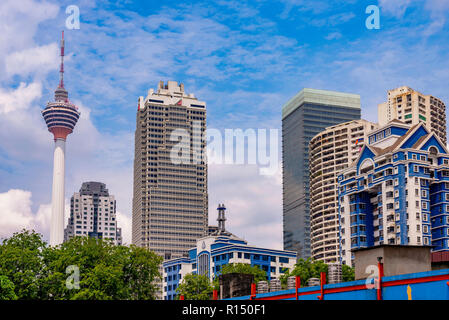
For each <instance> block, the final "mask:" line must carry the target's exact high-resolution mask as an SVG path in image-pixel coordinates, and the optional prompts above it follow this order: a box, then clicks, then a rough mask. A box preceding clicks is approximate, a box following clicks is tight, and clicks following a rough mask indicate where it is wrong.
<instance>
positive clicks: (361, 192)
mask: <svg viewBox="0 0 449 320" xmlns="http://www.w3.org/2000/svg"><path fill="white" fill-rule="evenodd" d="M338 200H339V203H338V207H339V241H340V261H341V262H342V263H344V264H349V265H351V264H353V262H352V261H353V255H352V250H354V249H358V248H366V247H372V246H376V245H384V244H385V245H387V244H391V245H420V246H422V245H424V246H432V250H433V252H438V251H447V250H449V152H448V149H447V148H446V145H445V144H444V143H443V142H442V141H441V140H440V138H439V137H438V136H437V135H436V134H435V133H433V132H430V130H429V129H428V128H427V127H426V126H425V124H424V123H418V124H416V125H413V126H410V125H408V124H405V123H403V122H401V121H399V120H393V121H390V122H389V123H388V124H387V125H386V126H383V127H381V128H379V129H377V130H375V131H373V132H372V133H371V134H370V135H369V136H368V144H366V145H365V146H364V147H363V149H362V151H361V153H360V155H359V157H358V158H357V160H356V161H355V162H354V163H352V165H350V166H349V167H348V168H347V169H345V170H343V171H342V172H341V173H340V175H339V177H338Z"/></svg>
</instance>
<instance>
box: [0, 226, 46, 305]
mask: <svg viewBox="0 0 449 320" xmlns="http://www.w3.org/2000/svg"><path fill="white" fill-rule="evenodd" d="M46 248H47V244H46V243H45V242H44V241H43V240H42V236H41V235H40V234H38V233H36V232H34V230H33V231H27V230H22V231H21V232H16V233H14V234H13V236H12V237H11V238H8V239H5V240H4V241H3V243H2V244H1V245H0V274H1V275H4V276H6V277H7V278H8V279H9V280H10V281H11V282H12V283H13V284H14V293H15V295H16V296H17V297H18V298H19V299H39V298H41V297H42V292H41V290H40V289H41V281H42V276H43V275H42V271H43V268H44V265H43V254H44V252H45V250H46Z"/></svg>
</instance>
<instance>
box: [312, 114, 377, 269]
mask: <svg viewBox="0 0 449 320" xmlns="http://www.w3.org/2000/svg"><path fill="white" fill-rule="evenodd" d="M374 129H377V124H375V123H372V122H369V121H366V120H353V121H349V122H345V123H342V124H338V125H335V126H332V127H328V128H326V129H325V130H324V131H322V132H320V133H319V134H317V135H316V136H315V137H313V138H312V140H311V141H310V143H309V153H310V162H309V172H310V221H311V227H310V233H311V250H312V258H313V259H314V260H322V261H324V262H325V263H332V262H337V261H339V252H340V247H339V238H338V174H339V172H340V171H341V170H343V169H345V168H347V167H348V166H349V165H350V164H351V163H352V162H354V161H355V160H356V159H357V157H358V155H359V153H360V151H361V150H362V147H363V146H364V144H365V142H366V141H367V140H368V133H369V132H370V131H372V130H374Z"/></svg>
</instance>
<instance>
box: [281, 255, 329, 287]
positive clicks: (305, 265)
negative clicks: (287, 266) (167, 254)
mask: <svg viewBox="0 0 449 320" xmlns="http://www.w3.org/2000/svg"><path fill="white" fill-rule="evenodd" d="M321 272H325V273H326V274H327V264H325V263H324V262H323V261H320V260H318V261H314V260H312V259H311V258H308V259H307V260H305V259H299V260H298V262H297V263H296V264H295V267H294V268H293V270H291V271H288V272H286V273H284V274H283V275H282V276H281V283H282V284H283V285H286V284H287V278H288V277H290V276H299V277H300V278H301V286H304V285H305V284H306V283H307V281H308V280H309V279H310V278H318V279H320V273H321Z"/></svg>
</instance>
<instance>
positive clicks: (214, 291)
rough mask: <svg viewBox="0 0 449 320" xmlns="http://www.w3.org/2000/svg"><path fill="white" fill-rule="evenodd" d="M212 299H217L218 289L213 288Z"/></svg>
mask: <svg viewBox="0 0 449 320" xmlns="http://www.w3.org/2000/svg"><path fill="white" fill-rule="evenodd" d="M212 300H218V291H217V290H215V289H214V290H213V291H212Z"/></svg>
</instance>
